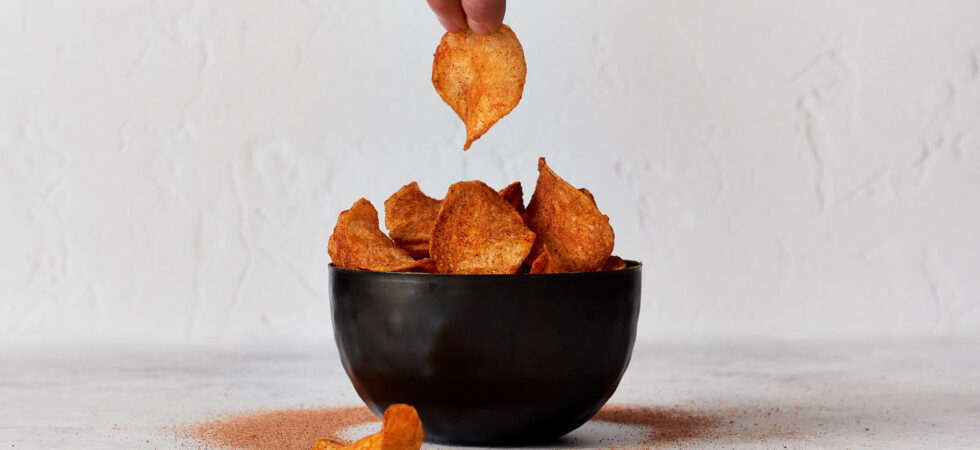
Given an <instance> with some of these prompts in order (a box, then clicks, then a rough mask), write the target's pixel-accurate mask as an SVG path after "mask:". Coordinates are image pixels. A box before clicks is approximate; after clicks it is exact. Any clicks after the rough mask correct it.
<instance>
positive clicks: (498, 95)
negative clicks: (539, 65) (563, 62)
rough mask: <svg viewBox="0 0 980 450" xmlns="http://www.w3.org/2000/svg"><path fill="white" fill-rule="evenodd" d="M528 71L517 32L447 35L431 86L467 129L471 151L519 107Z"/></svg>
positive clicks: (438, 50)
mask: <svg viewBox="0 0 980 450" xmlns="http://www.w3.org/2000/svg"><path fill="white" fill-rule="evenodd" d="M526 76H527V65H526V64H525V62H524V49H523V48H521V42H520V41H518V40H517V36H516V35H514V31H513V30H511V29H510V27H508V26H507V25H501V26H500V29H498V30H497V32H496V33H494V34H492V35H489V36H480V35H478V34H476V33H474V32H473V31H472V30H466V31H464V32H460V33H446V34H444V35H443V36H442V41H441V42H439V47H438V48H436V53H435V57H434V59H433V62H432V85H433V86H435V88H436V92H438V93H439V96H441V97H442V99H443V101H445V102H446V103H447V104H448V105H449V106H450V107H452V108H453V111H456V115H458V116H459V118H460V119H462V120H463V124H465V125H466V144H464V145H463V150H468V149H469V148H470V145H471V144H473V141H475V140H477V139H479V138H480V136H483V133H486V132H487V130H489V129H490V127H492V126H493V124H495V123H497V121H498V120H500V118H501V117H503V116H506V115H507V113H509V112H511V110H513V109H514V107H515V106H517V103H518V102H520V101H521V95H522V94H523V92H524V79H525V77H526Z"/></svg>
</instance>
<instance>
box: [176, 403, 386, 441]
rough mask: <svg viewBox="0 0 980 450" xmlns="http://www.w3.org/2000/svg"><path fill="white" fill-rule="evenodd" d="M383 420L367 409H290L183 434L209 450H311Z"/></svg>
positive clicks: (229, 419)
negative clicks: (354, 428)
mask: <svg viewBox="0 0 980 450" xmlns="http://www.w3.org/2000/svg"><path fill="white" fill-rule="evenodd" d="M380 421H381V419H378V418H377V417H375V416H374V414H373V413H371V410H369V409H367V408H366V407H364V406H347V407H339V408H322V409H287V410H280V411H266V412H257V413H250V414H243V415H238V416H232V417H227V418H222V419H216V420H212V421H208V422H205V423H203V424H199V425H195V426H192V427H190V428H188V429H186V430H184V431H185V432H184V433H181V434H184V435H189V436H190V437H193V438H196V439H198V440H199V441H201V442H202V443H203V444H204V447H203V448H209V449H210V448H235V449H245V450H270V449H280V450H309V449H310V447H312V446H313V444H314V443H316V441H318V440H320V439H330V440H332V441H336V442H346V440H345V439H343V437H342V436H341V433H343V431H344V430H345V429H346V428H349V427H352V426H356V425H362V424H365V423H370V422H380ZM379 429H380V426H379Z"/></svg>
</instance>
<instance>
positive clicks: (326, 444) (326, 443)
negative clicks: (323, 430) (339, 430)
mask: <svg viewBox="0 0 980 450" xmlns="http://www.w3.org/2000/svg"><path fill="white" fill-rule="evenodd" d="M343 446H344V444H341V443H339V442H334V441H331V440H330V439H320V440H319V441H316V444H313V448H312V450H327V449H328V448H340V447H343Z"/></svg>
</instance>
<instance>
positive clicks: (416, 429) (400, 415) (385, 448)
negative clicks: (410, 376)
mask: <svg viewBox="0 0 980 450" xmlns="http://www.w3.org/2000/svg"><path fill="white" fill-rule="evenodd" d="M424 440H425V433H424V431H423V430H422V420H421V419H420V418H419V413H418V412H417V411H416V410H415V408H413V407H411V406H409V405H405V404H402V403H396V404H393V405H391V406H389V407H388V409H386V410H385V414H384V418H382V419H381V431H380V432H379V433H375V434H372V435H370V436H367V437H365V438H362V439H360V440H358V441H357V442H354V443H352V444H350V445H340V444H338V443H336V442H334V441H331V440H329V439H320V440H319V441H317V442H316V444H313V448H312V450H326V449H328V448H344V449H351V450H418V449H419V448H421V447H422V442H423V441H424Z"/></svg>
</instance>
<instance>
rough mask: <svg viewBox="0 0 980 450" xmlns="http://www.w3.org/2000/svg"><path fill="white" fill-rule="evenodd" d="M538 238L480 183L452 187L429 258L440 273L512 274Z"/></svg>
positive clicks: (434, 233) (438, 223) (435, 231)
mask: <svg viewBox="0 0 980 450" xmlns="http://www.w3.org/2000/svg"><path fill="white" fill-rule="evenodd" d="M533 244H534V233H533V232H532V231H531V230H529V229H528V228H527V226H526V225H524V221H523V220H522V219H521V215H520V214H518V213H517V211H515V210H514V207H513V206H511V205H510V204H509V203H507V201H506V200H504V198H503V197H501V196H500V194H498V193H497V191H494V190H493V189H491V188H490V187H489V186H487V185H485V184H483V183H482V182H480V181H463V182H459V183H456V184H454V185H452V186H450V187H449V192H447V193H446V198H444V199H443V200H442V208H441V209H440V210H439V216H438V217H437V218H436V223H435V226H434V227H433V228H432V245H431V246H430V247H429V252H430V253H431V255H432V259H433V260H435V262H436V267H437V268H438V269H439V272H440V273H498V274H499V273H514V272H516V271H517V269H518V268H519V267H520V266H521V263H522V262H523V261H524V259H525V258H527V255H528V253H529V252H530V251H531V246H532V245H533Z"/></svg>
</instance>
